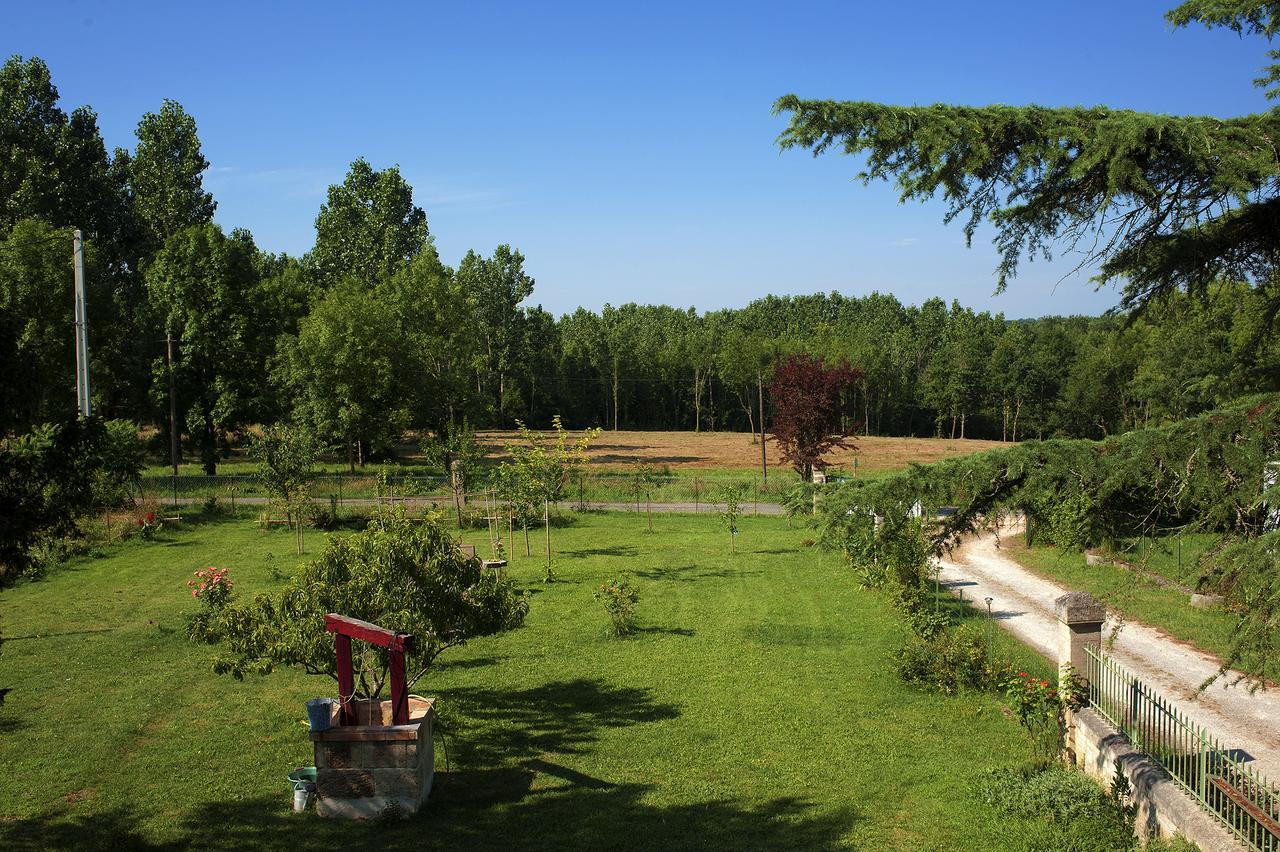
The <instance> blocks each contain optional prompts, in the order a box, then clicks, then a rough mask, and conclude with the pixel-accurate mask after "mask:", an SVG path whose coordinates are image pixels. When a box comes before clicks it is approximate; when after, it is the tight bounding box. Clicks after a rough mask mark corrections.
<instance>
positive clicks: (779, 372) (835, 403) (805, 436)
mask: <svg viewBox="0 0 1280 852" xmlns="http://www.w3.org/2000/svg"><path fill="white" fill-rule="evenodd" d="M861 378H862V371H861V370H857V369H854V368H853V367H851V366H849V362H848V361H841V362H839V363H838V364H827V363H826V361H824V360H823V358H822V357H821V356H819V357H817V358H814V357H813V356H811V355H806V354H804V353H802V352H798V353H796V354H794V355H788V356H787V357H786V358H784V359H783V360H782V363H780V364H779V365H778V367H777V369H775V370H774V373H773V382H772V383H771V384H770V385H769V393H771V394H772V395H773V405H774V415H773V436H772V437H773V439H774V440H775V441H777V442H778V447H779V448H780V449H781V451H782V458H783V459H785V460H786V461H788V462H790V463H791V465H792V467H794V468H795V469H796V472H797V473H799V474H800V476H801V477H803V478H805V479H809V478H811V477H812V475H813V466H814V465H815V464H818V463H819V462H821V461H822V456H823V455H824V454H825V453H827V452H829V451H830V450H833V449H844V448H847V447H849V446H850V443H849V437H848V435H847V434H846V433H845V432H843V431H842V430H841V428H840V398H841V394H842V392H843V391H845V390H846V389H847V388H849V387H851V386H852V385H853V383H854V382H856V381H858V380H859V379H861Z"/></svg>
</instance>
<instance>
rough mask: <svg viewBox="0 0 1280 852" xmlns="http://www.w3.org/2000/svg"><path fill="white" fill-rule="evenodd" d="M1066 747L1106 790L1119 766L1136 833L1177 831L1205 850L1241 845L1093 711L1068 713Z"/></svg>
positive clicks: (1162, 834)
mask: <svg viewBox="0 0 1280 852" xmlns="http://www.w3.org/2000/svg"><path fill="white" fill-rule="evenodd" d="M1070 740H1071V746H1072V749H1071V750H1072V752H1073V755H1074V758H1075V762H1076V765H1078V766H1079V767H1080V768H1081V769H1082V770H1084V771H1085V772H1087V773H1089V774H1090V775H1092V776H1093V777H1094V778H1096V779H1097V780H1098V781H1099V782H1100V783H1101V784H1102V785H1103V786H1104V787H1106V788H1107V789H1110V788H1111V784H1112V782H1113V781H1114V780H1115V774H1116V766H1117V765H1118V766H1120V768H1121V770H1122V771H1123V772H1124V774H1125V776H1126V777H1127V778H1128V779H1129V784H1130V785H1131V786H1132V787H1133V801H1134V803H1135V804H1136V805H1137V806H1138V819H1137V826H1136V828H1137V832H1138V835H1139V836H1140V837H1143V838H1146V837H1152V836H1154V837H1173V836H1174V835H1176V834H1180V835H1182V836H1183V837H1185V838H1187V839H1188V840H1190V841H1192V842H1193V843H1196V844H1197V845H1198V846H1199V847H1200V848H1201V849H1203V850H1205V852H1216V850H1233V852H1235V850H1240V849H1243V848H1244V847H1242V846H1241V845H1240V844H1239V843H1237V842H1236V840H1235V838H1234V837H1232V835H1231V832H1229V831H1228V830H1227V829H1226V827H1225V826H1223V825H1222V823H1221V822H1219V821H1218V820H1216V819H1214V818H1213V816H1212V815H1210V814H1209V813H1208V812H1206V811H1205V810H1204V808H1202V807H1201V806H1200V805H1199V803H1197V802H1196V800H1195V799H1193V798H1192V797H1191V796H1190V795H1188V794H1187V793H1186V791H1184V790H1183V789H1182V788H1181V787H1179V786H1178V784H1177V783H1176V782H1175V781H1174V780H1173V779H1172V778H1170V777H1169V774H1168V773H1167V772H1165V771H1164V770H1163V769H1161V768H1160V766H1159V764H1157V763H1156V762H1155V761H1153V760H1151V758H1149V757H1147V756H1146V755H1145V754H1142V753H1141V752H1139V751H1137V750H1135V749H1134V747H1133V746H1132V745H1131V744H1130V743H1129V740H1128V738H1127V737H1125V736H1124V734H1122V733H1120V732H1119V731H1117V730H1116V729H1115V728H1113V727H1111V725H1110V724H1109V723H1108V722H1107V720H1106V719H1104V718H1102V716H1100V715H1099V714H1098V713H1097V712H1095V711H1093V710H1078V711H1076V712H1075V713H1073V714H1072V727H1071V737H1070Z"/></svg>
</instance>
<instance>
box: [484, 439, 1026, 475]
mask: <svg viewBox="0 0 1280 852" xmlns="http://www.w3.org/2000/svg"><path fill="white" fill-rule="evenodd" d="M573 434H574V435H575V437H576V436H577V435H578V434H579V433H577V432H574V433H573ZM479 437H480V440H481V441H482V442H483V443H485V444H488V445H489V446H491V447H493V448H494V449H493V452H491V453H490V455H489V457H490V458H492V459H501V458H503V457H504V456H505V453H504V452H503V451H502V449H501V448H502V447H503V446H504V445H505V444H507V443H509V442H511V441H512V440H514V439H515V438H516V437H517V434H516V433H515V432H508V431H486V432H482V433H480V435H479ZM999 446H1003V445H1002V444H1001V442H999V441H975V440H964V441H953V440H950V439H947V438H879V437H865V438H858V439H857V440H856V442H855V449H853V450H841V451H837V452H835V453H832V454H831V456H830V458H831V461H832V464H833V466H835V467H836V468H837V469H843V470H852V469H853V460H854V458H855V456H856V457H857V460H858V470H859V471H866V472H868V473H871V472H875V471H886V470H900V469H902V468H904V467H906V466H907V465H908V464H909V463H911V462H921V463H928V462H934V461H939V460H940V459H945V458H951V457H952V456H963V455H968V454H969V453H976V452H981V451H982V450H990V449H993V448H995V447H999ZM766 449H767V451H768V456H769V467H770V468H771V469H773V468H785V467H787V465H785V464H784V463H783V462H782V459H781V456H780V454H779V452H778V446H777V444H775V443H774V442H773V441H772V440H769V442H768V445H767V447H766ZM588 455H589V456H590V458H591V462H592V463H593V465H600V466H601V467H603V468H625V467H629V466H630V465H632V464H634V463H635V462H637V461H647V462H650V463H652V464H655V465H668V466H670V467H671V469H672V470H679V469H690V470H707V469H717V470H750V469H757V470H758V469H759V467H760V445H759V443H752V441H751V436H750V435H748V434H746V433H745V432H603V433H601V435H600V437H599V438H597V439H596V440H595V442H593V443H592V445H591V447H590V449H589V450H588Z"/></svg>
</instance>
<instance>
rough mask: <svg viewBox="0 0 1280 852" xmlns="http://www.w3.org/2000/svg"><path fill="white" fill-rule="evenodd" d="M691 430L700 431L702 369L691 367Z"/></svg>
mask: <svg viewBox="0 0 1280 852" xmlns="http://www.w3.org/2000/svg"><path fill="white" fill-rule="evenodd" d="M693 431H694V432H700V431H702V371H701V370H700V369H699V368H697V367H694V368H693Z"/></svg>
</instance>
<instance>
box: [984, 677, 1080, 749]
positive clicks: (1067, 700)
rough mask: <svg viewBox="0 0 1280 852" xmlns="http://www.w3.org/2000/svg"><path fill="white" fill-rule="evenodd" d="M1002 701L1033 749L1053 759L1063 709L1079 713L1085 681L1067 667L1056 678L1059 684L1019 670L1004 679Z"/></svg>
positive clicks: (1059, 744)
mask: <svg viewBox="0 0 1280 852" xmlns="http://www.w3.org/2000/svg"><path fill="white" fill-rule="evenodd" d="M1004 694H1005V699H1006V700H1007V701H1008V702H1009V707H1010V708H1011V709H1012V710H1013V713H1014V715H1015V716H1017V717H1018V722H1019V724H1021V725H1022V727H1023V728H1024V729H1026V731H1027V734H1028V735H1029V736H1030V737H1031V743H1032V748H1034V749H1036V750H1037V751H1038V752H1040V753H1041V754H1043V755H1044V756H1045V757H1046V758H1052V757H1053V756H1054V755H1056V754H1057V753H1058V752H1059V751H1060V750H1061V747H1062V738H1063V735H1064V733H1065V725H1066V718H1065V716H1064V714H1063V710H1064V708H1066V707H1070V708H1071V709H1073V710H1078V709H1080V708H1081V707H1083V706H1084V705H1085V703H1086V701H1087V696H1086V693H1085V691H1084V682H1083V681H1082V680H1081V678H1080V676H1079V675H1078V674H1077V673H1076V671H1075V669H1074V668H1071V667H1070V666H1068V667H1067V670H1066V671H1064V672H1062V673H1061V674H1060V675H1059V683H1058V685H1056V686H1055V685H1053V684H1052V683H1050V682H1049V681H1047V680H1044V679H1041V678H1038V677H1035V676H1034V675H1030V674H1028V673H1027V672H1024V671H1020V672H1018V673H1017V674H1012V675H1010V676H1009V677H1007V678H1006V679H1005V683H1004Z"/></svg>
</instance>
